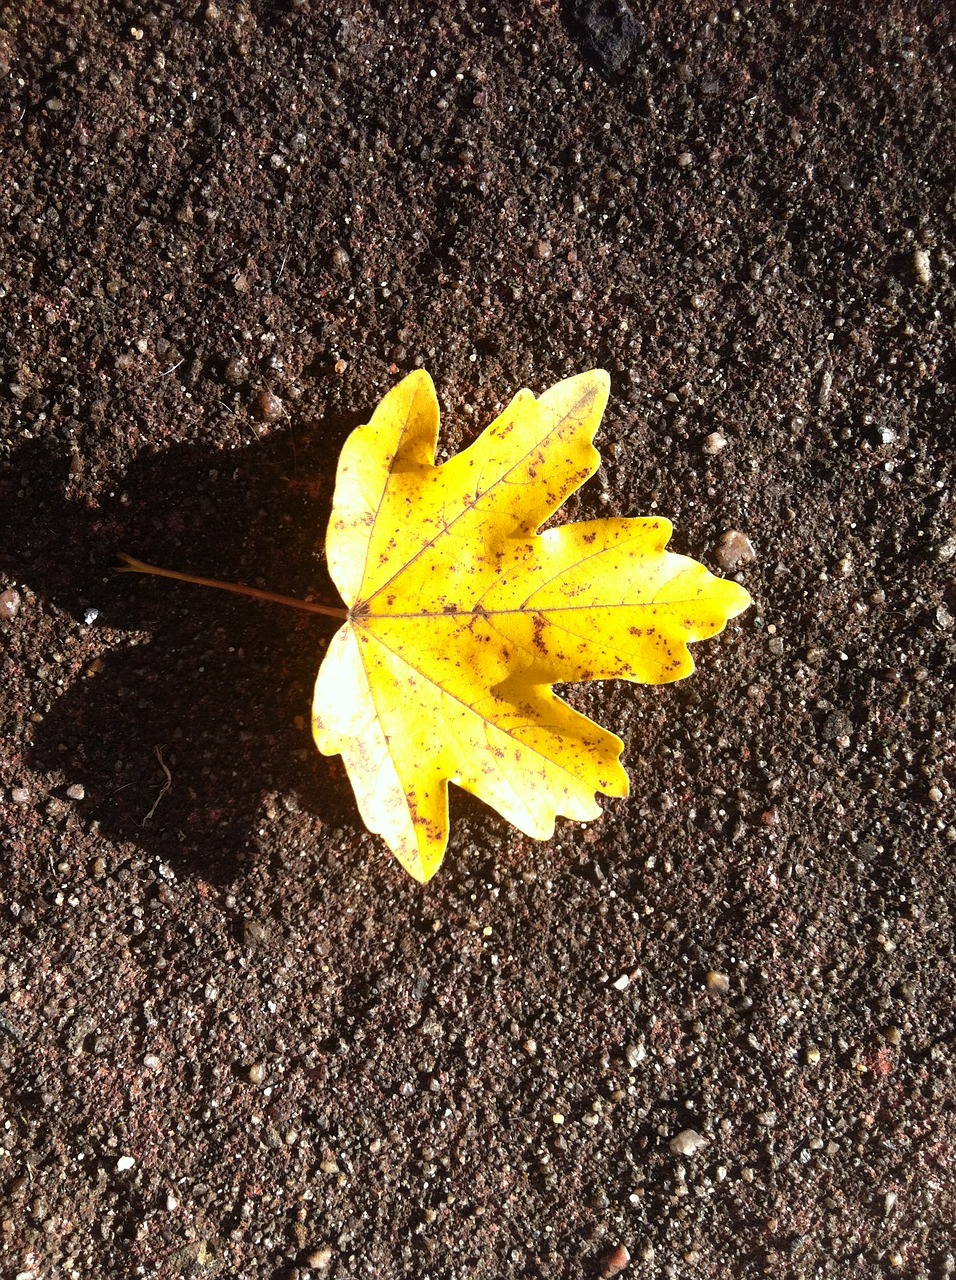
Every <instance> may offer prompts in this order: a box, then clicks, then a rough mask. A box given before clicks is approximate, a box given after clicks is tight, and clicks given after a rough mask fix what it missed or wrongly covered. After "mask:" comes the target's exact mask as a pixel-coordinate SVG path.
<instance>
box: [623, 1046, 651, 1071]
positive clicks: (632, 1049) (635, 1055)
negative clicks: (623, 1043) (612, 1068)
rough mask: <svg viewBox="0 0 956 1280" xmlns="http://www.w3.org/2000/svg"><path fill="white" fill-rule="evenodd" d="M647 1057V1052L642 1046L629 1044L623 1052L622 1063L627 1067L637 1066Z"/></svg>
mask: <svg viewBox="0 0 956 1280" xmlns="http://www.w3.org/2000/svg"><path fill="white" fill-rule="evenodd" d="M646 1057H647V1050H646V1049H645V1048H644V1046H643V1045H642V1044H629V1045H628V1046H627V1047H626V1048H625V1050H624V1061H625V1062H626V1063H627V1065H628V1066H629V1067H636V1066H639V1065H640V1063H642V1062H643V1061H644V1059H645V1058H646Z"/></svg>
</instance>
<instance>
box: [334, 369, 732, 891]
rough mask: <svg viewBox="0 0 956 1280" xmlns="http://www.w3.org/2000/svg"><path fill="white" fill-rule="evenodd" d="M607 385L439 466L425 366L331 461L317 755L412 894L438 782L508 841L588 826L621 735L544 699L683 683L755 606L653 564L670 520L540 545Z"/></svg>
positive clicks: (425, 854) (596, 528) (440, 794)
mask: <svg viewBox="0 0 956 1280" xmlns="http://www.w3.org/2000/svg"><path fill="white" fill-rule="evenodd" d="M608 390H609V379H608V375H607V374H606V373H604V372H602V371H601V370H592V371H591V372H590V373H584V374H581V375H579V376H578V377H575V378H569V379H567V380H566V381H564V382H560V383H558V384H557V385H556V386H553V387H552V388H551V389H550V390H549V391H546V392H545V393H544V394H543V395H542V396H539V397H537V398H535V396H534V395H532V393H531V392H530V391H526V390H525V391H519V392H518V394H517V395H516V396H515V398H514V399H513V400H512V402H511V404H510V405H509V406H508V408H507V409H505V411H504V412H503V413H502V414H501V415H500V417H498V418H497V419H496V420H495V421H494V422H493V423H492V424H491V426H489V427H488V428H487V429H486V430H485V431H484V432H483V433H482V435H481V436H480V437H479V438H478V439H477V440H476V441H475V442H474V444H472V445H471V446H470V447H469V448H468V449H465V450H464V451H463V452H462V453H459V454H458V455H456V456H455V457H453V458H451V459H449V460H448V461H447V462H445V463H443V464H442V465H441V466H436V465H435V445H436V441H437V438H438V422H439V411H438V401H437V399H436V396H435V388H434V386H433V384H432V380H431V378H430V377H429V376H428V374H427V373H425V372H424V370H419V371H418V372H416V373H412V374H410V375H409V376H408V377H407V378H405V379H404V381H402V382H401V383H399V384H398V386H396V387H394V388H393V389H392V390H391V391H390V392H389V393H388V394H387V395H386V396H385V398H384V399H383V400H382V402H381V403H380V404H379V406H378V408H377V409H376V410H375V413H374V414H373V416H372V419H371V421H370V422H369V423H368V424H367V425H365V426H361V427H358V428H357V429H356V430H355V431H354V432H353V433H352V434H351V436H350V437H349V438H348V440H347V441H346V443H345V446H344V448H343V450H342V454H341V457H340V459H339V469H338V476H337V480H336V487H335V496H334V500H333V507H332V518H331V521H330V524H329V529H328V535H327V540H326V550H327V554H328V562H329V569H330V572H331V574H332V578H333V580H334V582H335V585H336V587H337V588H338V590H339V592H340V594H341V596H342V599H343V601H344V602H345V604H346V606H347V608H348V617H347V620H346V622H345V624H344V625H343V626H342V627H341V628H340V630H339V631H338V632H337V633H336V635H335V636H334V638H333V640H332V642H331V644H330V645H329V648H328V651H327V653H326V655H325V658H324V660H323V662H322V665H321V669H320V671H319V675H318V679H317V681H316V686H315V699H314V704H313V731H314V735H315V741H316V743H317V745H318V748H319V750H320V751H322V752H323V753H324V754H326V755H335V754H340V755H341V756H342V758H343V760H344V762H345V768H346V770H347V772H348V775H349V778H350V780H351V783H352V787H353V789H354V791H355V797H356V800H357V802H358V807H359V810H360V812H361V814H362V818H363V819H364V821H365V824H366V826H367V827H368V828H369V829H370V830H371V831H373V832H376V833H377V834H379V835H381V836H382V837H383V839H384V840H385V842H386V844H387V845H388V847H389V848H390V849H391V850H392V852H393V853H394V854H395V856H396V857H397V858H398V860H399V861H400V862H401V864H402V866H403V867H405V869H406V870H407V871H408V872H409V873H410V874H411V875H412V876H414V877H415V879H416V880H420V881H422V882H424V881H426V880H428V879H429V878H430V877H431V876H432V875H434V873H435V871H436V870H437V869H438V866H439V864H440V863H441V860H442V857H443V856H444V853H445V848H446V846H447V843H448V783H449V782H454V783H456V784H457V785H458V786H460V787H463V788H464V789H465V790H467V791H471V792H473V793H474V794H475V795H477V796H480V797H481V799H482V800H484V801H485V802H486V803H488V804H489V805H491V806H492V807H493V808H495V809H497V810H498V812H499V813H500V814H501V815H502V816H503V817H505V818H507V819H508V821H509V822H511V823H513V825H514V826H516V827H518V828H519V830H521V831H523V832H525V833H526V834H527V835H529V836H534V837H536V838H538V839H547V838H548V837H549V836H551V835H552V834H553V831H554V822H555V818H556V816H557V815H563V816H565V817H568V818H573V819H577V820H579V821H586V820H588V819H591V818H596V817H597V816H598V815H599V814H600V812H601V810H600V808H599V807H598V805H597V803H596V800H595V793H596V792H602V793H603V794H604V795H608V796H624V795H626V794H627V791H628V781H627V775H626V773H625V772H624V769H623V768H622V766H621V763H620V760H619V757H620V754H621V750H622V748H623V743H622V742H621V740H620V738H618V737H616V736H615V735H614V734H613V733H609V732H608V731H607V730H606V729H602V728H601V727H600V726H599V725H596V724H594V723H593V722H592V721H591V720H589V719H587V717H586V716H583V715H580V714H579V713H578V712H576V711H574V710H572V709H571V707H569V706H568V705H567V703H565V702H563V701H562V700H561V699H560V698H559V697H557V696H556V695H555V693H554V692H553V690H552V688H551V685H552V684H553V683H554V682H556V681H560V682H574V681H579V680H607V679H624V680H632V681H637V682H640V683H644V684H661V683H665V682H668V681H671V680H679V679H680V678H681V677H682V676H686V675H689V674H690V672H691V671H692V670H693V668H694V663H693V659H692V658H691V656H690V653H689V652H688V649H687V643H688V642H689V641H694V640H703V639H706V638H707V637H708V636H713V635H715V634H716V633H717V632H718V631H720V630H722V629H723V627H724V625H725V623H726V621H727V619H728V618H732V617H735V616H736V615H737V614H739V613H741V612H742V611H743V610H744V609H746V608H747V606H748V605H749V603H750V597H749V596H748V595H747V592H746V591H745V590H744V589H743V588H742V587H741V586H738V584H737V583H735V582H729V581H726V580H723V579H720V578H715V577H714V576H713V575H712V574H710V573H709V572H708V571H707V570H706V569H705V568H704V567H703V565H700V564H698V563H697V562H696V561H694V560H691V559H689V558H688V557H686V556H680V555H674V554H672V553H671V552H669V551H665V549H664V548H665V546H666V545H667V542H668V539H669V538H670V534H671V525H670V522H669V521H667V520H664V519H659V518H656V517H655V518H637V519H607V520H592V521H587V522H584V523H579V524H566V525H561V526H559V527H556V528H550V529H547V530H546V531H545V532H544V533H538V529H539V528H540V527H541V525H542V524H544V523H545V522H546V521H547V520H548V519H549V517H550V516H552V515H553V514H554V512H555V511H556V510H557V509H558V508H559V507H560V506H561V504H562V503H563V502H564V501H565V499H566V498H567V497H568V496H569V495H570V494H572V493H573V492H574V491H575V490H576V489H577V488H578V487H579V486H580V485H581V484H583V482H584V481H585V480H586V479H587V478H588V476H590V475H592V474H593V472H594V471H595V470H596V468H597V466H598V464H599V461H600V457H599V454H598V453H597V451H596V450H595V449H594V447H593V445H592V443H591V441H592V437H593V436H594V433H595V431H596V430H597V427H598V424H599V422H600V420H601V415H602V414H603V412H604V406H605V404H606V403H607V397H608Z"/></svg>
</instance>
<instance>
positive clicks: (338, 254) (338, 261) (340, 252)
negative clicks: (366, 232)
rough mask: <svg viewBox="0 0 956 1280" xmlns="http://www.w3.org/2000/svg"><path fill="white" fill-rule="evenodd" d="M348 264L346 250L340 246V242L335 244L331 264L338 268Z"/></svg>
mask: <svg viewBox="0 0 956 1280" xmlns="http://www.w3.org/2000/svg"><path fill="white" fill-rule="evenodd" d="M348 265H349V255H348V253H346V251H345V250H344V249H343V248H342V246H341V245H340V244H337V245H336V246H335V248H334V249H333V250H332V266H333V267H338V268H339V269H341V268H342V267H347V266H348Z"/></svg>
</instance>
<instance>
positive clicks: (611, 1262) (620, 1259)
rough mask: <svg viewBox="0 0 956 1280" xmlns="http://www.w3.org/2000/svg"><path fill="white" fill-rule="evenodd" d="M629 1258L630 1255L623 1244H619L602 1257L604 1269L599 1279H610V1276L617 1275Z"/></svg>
mask: <svg viewBox="0 0 956 1280" xmlns="http://www.w3.org/2000/svg"><path fill="white" fill-rule="evenodd" d="M630 1260H631V1255H630V1254H629V1253H628V1251H627V1248H626V1247H625V1246H624V1245H623V1244H619V1245H618V1246H617V1248H616V1249H613V1250H612V1251H611V1252H610V1253H609V1254H608V1255H607V1257H606V1258H605V1259H604V1270H603V1271H602V1272H601V1280H611V1276H616V1275H619V1274H620V1273H621V1272H622V1271H623V1270H624V1268H625V1267H626V1266H627V1264H628V1263H629V1262H630Z"/></svg>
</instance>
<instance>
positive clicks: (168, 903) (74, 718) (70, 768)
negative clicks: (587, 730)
mask: <svg viewBox="0 0 956 1280" xmlns="http://www.w3.org/2000/svg"><path fill="white" fill-rule="evenodd" d="M862 9H863V12H862V14H861V13H860V11H859V6H857V5H851V4H842V3H826V4H825V3H812V2H810V3H806V4H793V5H792V6H788V5H786V4H773V5H756V4H755V5H753V6H750V5H747V4H741V5H740V7H739V8H729V7H725V8H721V9H716V10H713V11H712V10H711V9H710V8H709V7H708V6H707V5H702V4H700V3H696V2H695V0H689V2H688V3H687V4H682V5H680V6H678V5H676V4H675V5H663V4H662V5H660V6H659V7H658V8H651V7H648V6H641V5H639V4H638V3H637V2H636V0H634V2H633V3H630V4H628V3H625V2H624V0H607V2H606V3H598V2H597V0H594V2H592V0H574V3H569V4H568V5H567V6H566V7H564V8H562V7H560V6H558V5H556V4H555V3H547V2H546V3H540V4H531V3H523V2H519V0H511V2H510V3H504V4H501V5H488V6H486V7H482V6H481V5H480V4H478V3H469V4H464V3H453V2H451V0H449V2H448V3H437V4H427V5H412V4H409V3H408V0H395V3H388V4H385V3H380V4H365V3H359V2H358V0H342V2H341V3H338V4H335V5H332V4H328V5H318V4H316V5H311V4H308V3H306V4H292V5H287V6H282V5H272V4H268V3H265V0H263V2H262V3H257V4H235V5H234V4H230V3H227V0H219V2H218V3H213V2H210V3H202V2H200V3H199V4H198V6H197V5H196V4H195V3H188V2H187V3H174V4H163V3H150V0H146V3H144V4H143V5H139V4H136V5H133V4H130V5H123V4H117V3H110V2H109V0H103V3H96V4H94V3H91V0H74V2H73V3H57V2H56V0H53V2H51V3H40V0H19V2H15V3H7V4H6V5H4V6H2V8H0V13H2V28H3V30H2V33H0V76H2V101H0V155H2V172H3V181H2V183H0V272H2V284H0V289H2V294H3V298H2V312H0V332H2V356H0V359H2V369H0V441H2V471H0V498H2V509H3V518H2V527H0V631H2V685H0V705H2V715H3V745H2V774H0V788H2V790H0V802H2V823H3V836H4V846H5V848H4V855H3V861H2V877H0V1071H2V1080H3V1087H2V1092H0V1240H2V1250H3V1258H2V1269H3V1275H4V1276H9V1277H11V1280H12V1278H13V1277H17V1276H20V1277H22V1280H40V1278H41V1277H42V1278H43V1280H46V1278H48V1277H49V1278H53V1277H57V1278H59V1277H67V1278H70V1277H95V1276H106V1277H136V1276H145V1277H174V1276H192V1277H200V1276H202V1277H204V1276H210V1277H211V1276H219V1277H231V1276H235V1277H249V1278H250V1280H260V1278H263V1280H265V1278H268V1280H272V1278H274V1277H275V1278H279V1277H286V1278H294V1277H299V1278H300V1280H305V1278H306V1277H310V1276H313V1277H326V1276H327V1277H335V1278H336V1280H346V1278H349V1280H351V1278H355V1280H358V1278H359V1277H363V1276H373V1277H382V1278H383V1280H390V1278H391V1277H404V1276H411V1277H430V1278H431V1280H456V1278H464V1277H536V1276H541V1277H554V1278H564V1277H598V1276H600V1275H601V1274H602V1273H605V1274H610V1273H611V1272H612V1271H613V1270H614V1269H615V1268H623V1269H622V1270H620V1271H619V1273H620V1274H623V1275H624V1276H631V1275H633V1276H641V1277H648V1278H654V1280H656V1278H657V1277H668V1278H670V1277H682V1278H684V1277H686V1278H687V1280H698V1278H699V1280H718V1278H721V1280H723V1278H726V1277H728V1276H735V1277H740V1276H743V1277H750V1276H771V1277H785V1278H792V1280H811V1277H821V1278H826V1280H831V1278H833V1277H859V1278H860V1280H875V1278H876V1277H883V1276H900V1277H909V1278H912V1280H942V1277H945V1276H948V1275H950V1274H952V1273H953V1272H954V1271H956V1260H954V1244H953V1240H954V1236H953V1223H954V1221H956V1176H954V1172H953V1167H954V1160H956V1146H954V1141H956V1114H954V1109H956V1094H954V1083H956V1074H954V1057H956V1053H954V1026H956V1006H954V991H956V944H954V919H953V913H954V901H956V898H954V890H956V872H954V856H956V827H954V822H956V814H954V805H953V788H954V785H956V779H954V748H953V735H954V724H956V699H954V692H953V671H954V622H953V618H954V613H956V599H954V592H953V578H954V569H956V525H954V518H953V513H954V504H953V499H954V492H953V484H954V477H953V460H954V456H956V438H954V426H953V416H954V392H953V367H954V356H953V334H954V318H956V307H954V261H956V245H954V243H953V224H952V213H953V203H952V202H953V190H954V186H956V165H954V159H956V140H954V129H953V119H954V108H956V93H954V84H956V74H954V53H956V42H954V29H956V21H954V14H953V10H952V8H951V6H949V5H947V4H942V5H934V4H929V3H915V4H908V5H905V6H904V5H901V4H899V3H898V2H897V0H894V2H893V3H891V4H890V5H889V6H886V5H883V4H872V5H863V6H862ZM419 364H424V365H425V366H426V367H427V368H428V369H429V370H430V372H431V373H432V375H433V377H434V378H435V382H436V384H437V387H438V391H439V396H440V399H441V402H442V406H443V410H444V413H445V422H444V430H443V445H444V446H445V447H446V448H447V449H448V450H449V451H453V450H455V449H457V448H459V447H461V446H462V445H464V444H466V443H467V442H468V441H470V440H472V439H473V438H474V436H475V434H476V432H477V431H478V430H479V429H480V427H481V426H483V425H484V424H485V423H486V422H487V421H489V420H490V418H491V417H492V416H493V414H494V413H495V411H496V409H497V408H498V407H499V406H500V405H502V404H503V403H504V402H505V401H506V400H507V399H508V398H510V396H511V394H512V393H513V392H514V391H515V390H517V389H518V388H519V387H521V386H530V387H531V388H532V389H534V390H536V391H540V390H543V389H544V388H545V387H546V386H548V385H549V384H550V383H552V382H554V381H555V380H557V379H559V378H561V377H563V376H566V375H568V374H571V373H575V372H580V371H581V370H583V369H586V368H590V367H594V366H602V367H604V368H607V369H609V370H610V372H611V376H612V397H611V403H610V407H609V410H608V413H607V416H606V420H605V423H604V426H603V428H602V431H601V433H600V436H599V440H598V443H599V445H600V447H601V450H602V453H603V456H604V460H605V461H604V466H603V467H602V470H601V472H600V473H599V475H598V476H596V477H595V478H594V480H592V481H591V482H590V483H589V484H588V485H587V486H586V487H585V489H584V490H582V492H581V493H580V495H578V496H577V497H576V498H574V499H572V501H571V502H570V503H569V504H568V509H567V515H568V516H570V517H574V518H585V517H594V516H597V515H604V514H613V515H637V514H642V513H658V514H663V515H667V516H669V517H671V518H672V519H673V520H674V522H675V527H676V532H675V535H674V542H673V546H674V547H675V548H676V549H677V550H681V551H685V552H688V553H690V554H692V555H695V556H697V557H698V558H701V559H703V560H704V561H705V562H706V563H707V564H709V565H710V566H711V567H712V568H714V569H715V570H718V571H721V567H722V566H723V569H722V571H724V572H731V573H734V574H736V575H737V576H739V578H740V580H741V581H743V582H744V583H745V584H746V586H747V587H748V589H749V590H750V591H751V593H752V594H753V596H754V601H755V603H754V607H753V608H752V609H751V610H750V611H749V612H748V613H747V614H745V615H744V616H743V617H742V618H741V619H739V620H737V621H736V622H735V623H732V624H731V626H730V627H729V628H728V630H727V632H726V633H725V634H724V635H723V636H722V637H721V638H720V639H717V640H714V641H711V642H708V643H706V644H703V645H700V646H698V647H697V650H696V656H697V659H698V664H699V669H698V671H697V673H696V675H695V676H694V677H692V678H691V679H689V680H687V681H685V682H683V683H681V684H679V685H676V686H671V687H667V688H639V687H634V686H627V685H624V684H620V683H607V684H603V685H596V686H592V687H590V688H587V689H575V690H573V691H572V692H571V694H570V696H571V697H573V698H574V700H575V702H576V705H578V706H579V707H581V708H582V709H584V710H586V711H588V713H589V714H591V715H593V716H594V717H595V718H596V719H598V720H600V721H601V722H602V723H603V724H605V725H607V726H608V727H609V728H612V729H614V730H616V731H617V732H618V733H619V734H620V735H621V736H622V737H623V738H624V739H625V742H626V753H625V761H626V763H627V764H628V767H629V770H630V774H631V778H632V782H633V790H632V795H631V798H630V799H629V800H627V801H609V802H608V803H607V805H606V812H605V816H604V817H603V818H602V819H601V820H600V821H598V822H596V823H594V824H592V825H591V826H589V827H587V828H582V827H579V826H576V825H574V824H571V823H563V824H559V829H558V831H557V833H556V835H555V837H554V839H553V840H552V841H550V842H548V843H544V844H538V843H535V842H533V841H530V840H527V839H525V838H524V837H522V836H520V835H518V834H517V833H515V832H514V831H513V830H511V829H509V828H508V827H506V826H505V824H504V823H503V822H502V821H501V820H500V819H499V818H498V817H497V816H496V815H494V814H492V813H490V812H489V811H487V810H486V809H484V808H483V807H482V806H481V805H480V804H479V803H478V802H476V801H474V800H472V799H470V798H469V797H467V796H464V795H462V794H461V793H457V792H456V793H455V794H454V795H453V797H452V810H453V838H452V843H451V846H450V849H449V852H448V855H447V858H446V862H445V865H444V866H443V868H442V870H441V871H440V873H439V875H438V876H437V877H436V879H435V880H434V881H432V883H431V884H429V885H428V886H427V887H426V888H424V889H423V888H421V887H420V886H417V885H415V884H414V883H412V881H411V880H409V879H408V878H407V877H406V876H405V875H404V874H403V873H402V872H401V870H400V869H399V867H398V866H397V864H396V863H395V862H394V861H393V860H391V859H390V858H389V856H388V855H387V852H386V851H385V850H384V848H383V846H382V845H381V843H380V842H379V841H378V840H376V839H374V838H372V837H370V836H369V835H368V834H367V833H366V832H365V831H364V830H363V828H362V825H361V822H360V820H359V818H358V815H357V812H356V809H355V806H354V802H353V800H352V796H351V792H350V789H349V786H348V782H347V779H346V778H345V776H344V773H343V771H342V769H341V766H340V762H339V761H338V760H326V759H323V758H322V757H320V756H319V755H318V754H317V753H316V752H315V750H314V748H313V747H312V745H311V742H310V739H309V729H308V723H307V719H308V707H309V698H310V688H311V684H312V681H313V680H314V676H315V671H316V668H317V665H318V662H319V660H320V658H321V654H322V651H323V647H324V645H325V644H326V643H327V641H328V638H329V635H330V631H329V628H328V627H326V626H325V625H324V624H323V623H322V622H321V620H318V619H315V618H311V617H304V616H302V615H298V614H295V613H293V612H291V611H286V610H283V609H281V608H277V607H274V606H267V605H262V604H256V603H253V602H252V601H249V600H242V599H237V598H234V597H228V596H223V595H221V594H219V593H214V592H203V591H200V590H198V589H196V588H193V587H189V586H182V585H177V584H173V583H169V582H160V581H156V580H147V579H136V578H129V577H117V576H115V575H114V574H113V573H112V565H113V564H114V562H115V555H116V553H117V552H118V551H127V552H130V553H132V554H134V555H136V556H139V557H141V558H143V559H146V560H151V561H153V562H158V563H160V564H165V565H168V566H170V567H173V568H180V569H186V570H192V571H194V572H197V573H203V574H207V575H211V576H216V577H224V578H232V579H234V580H239V581H244V582H251V583H254V584H258V585H263V586H268V587H270V588H272V589H273V590H276V591H281V592H286V593H288V594H299V595H305V594H311V595H312V597H313V598H316V599H328V600H330V601H332V588H331V585H330V583H329V582H328V579H327V577H326V574H325V570H324V565H323V560H322V535H323V530H324V525H325V521H326V519H327V517H328V512H329V505H330V501H331V492H332V483H333V477H334V470H335V462H336V457H337V454H338V451H339V448H340V446H341V444H342V442H343V440H344V439H345V437H346V435H347V433H348V431H349V430H350V429H351V428H352V427H353V426H354V425H355V424H356V423H357V422H360V421H363V420H364V419H365V417H366V416H367V414H368V412H369V410H370V409H371V407H372V406H373V405H374V404H375V402H376V401H377V400H378V398H379V397H380V396H381V395H382V394H383V393H384V391H385V390H386V389H387V388H388V387H389V386H390V385H392V384H393V383H394V382H395V381H396V379H397V378H398V377H399V376H400V375H401V374H403V373H404V372H407V371H408V370H409V369H411V368H414V367H415V366H417V365H419ZM727 535H731V536H727Z"/></svg>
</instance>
